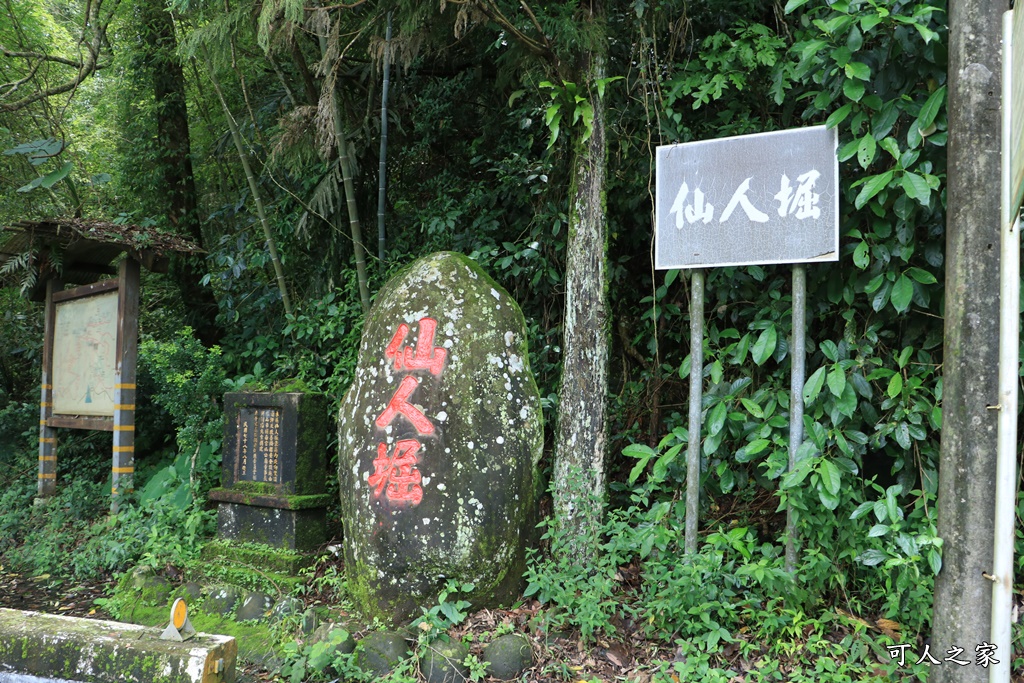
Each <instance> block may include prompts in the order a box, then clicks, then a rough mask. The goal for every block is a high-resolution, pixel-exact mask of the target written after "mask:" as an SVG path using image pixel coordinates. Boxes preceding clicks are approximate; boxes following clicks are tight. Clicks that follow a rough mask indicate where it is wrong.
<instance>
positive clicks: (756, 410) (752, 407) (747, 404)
mask: <svg viewBox="0 0 1024 683" xmlns="http://www.w3.org/2000/svg"><path fill="white" fill-rule="evenodd" d="M740 403H742V404H743V407H744V408H746V409H747V412H748V413H750V414H751V415H752V416H753V417H756V418H757V419H761V418H762V417H764V411H763V410H761V406H759V405H757V404H756V403H754V402H753V401H751V400H750V399H749V398H741V399H740Z"/></svg>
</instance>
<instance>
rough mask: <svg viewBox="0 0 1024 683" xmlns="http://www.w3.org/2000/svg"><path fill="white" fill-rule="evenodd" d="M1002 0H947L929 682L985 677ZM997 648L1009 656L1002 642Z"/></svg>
mask: <svg viewBox="0 0 1024 683" xmlns="http://www.w3.org/2000/svg"><path fill="white" fill-rule="evenodd" d="M1007 9H1009V6H1008V3H1006V2H1005V1H997V2H991V1H988V0H956V2H951V3H949V68H948V74H949V101H948V105H947V111H948V113H949V145H948V147H947V150H948V155H949V156H948V162H949V163H948V176H947V189H946V197H947V202H946V206H947V218H946V311H945V345H944V348H943V366H942V367H943V397H942V408H943V419H942V451H941V456H940V462H939V495H938V515H939V519H938V532H939V536H941V537H942V539H943V541H944V543H943V551H942V571H940V572H939V575H938V577H937V578H936V582H935V597H934V614H933V619H932V624H933V628H932V641H931V654H932V656H933V657H935V658H936V659H939V660H940V661H941V660H944V659H945V658H946V656H947V652H949V651H950V650H951V649H955V648H963V651H962V652H961V653H960V654H959V656H958V657H957V659H960V660H965V659H966V660H968V661H970V665H969V666H957V665H954V664H951V663H948V662H943V663H942V666H935V667H933V668H932V671H931V672H930V675H929V678H928V680H929V683H952V682H957V683H960V682H966V681H972V682H974V681H977V682H978V683H981V682H983V681H987V680H988V670H987V669H986V668H983V667H981V666H977V665H976V664H975V657H976V654H977V652H976V650H975V648H976V647H977V646H979V645H981V644H982V643H991V641H992V638H991V635H990V625H991V612H992V584H991V582H990V581H989V580H988V579H986V578H985V577H984V574H989V575H990V574H991V572H992V567H991V565H992V538H993V534H994V520H993V516H994V502H993V493H992V492H993V491H994V489H995V481H996V425H997V417H998V411H997V410H996V406H997V404H998V402H999V398H998V368H999V362H998V361H999V244H1000V242H999V240H1000V190H999V182H1000V129H1001V125H1000V95H1001V83H1000V79H1001V61H1002V60H1001V53H1000V51H1001V46H1000V38H1001V35H1002V14H1003V12H1004V11H1005V10H1007ZM995 656H996V658H997V659H998V658H1000V657H1004V656H1005V657H1011V658H1012V656H1013V655H1012V653H1010V652H996V653H995Z"/></svg>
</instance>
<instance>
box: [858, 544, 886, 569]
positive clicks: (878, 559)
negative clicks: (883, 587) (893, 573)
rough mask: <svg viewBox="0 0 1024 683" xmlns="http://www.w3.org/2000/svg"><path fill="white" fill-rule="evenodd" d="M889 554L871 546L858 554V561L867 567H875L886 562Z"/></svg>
mask: <svg viewBox="0 0 1024 683" xmlns="http://www.w3.org/2000/svg"><path fill="white" fill-rule="evenodd" d="M888 557H889V556H888V555H886V554H885V553H884V552H882V551H881V550H878V549H877V548H871V549H870V550H865V551H864V552H862V553H861V554H860V555H858V556H857V561H858V562H860V563H861V564H862V565H864V566H865V567H874V566H875V565H878V564H881V563H883V562H885V560H886V559H887V558H888Z"/></svg>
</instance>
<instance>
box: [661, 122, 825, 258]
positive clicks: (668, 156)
mask: <svg viewBox="0 0 1024 683" xmlns="http://www.w3.org/2000/svg"><path fill="white" fill-rule="evenodd" d="M836 146H837V136H836V131H835V129H832V130H828V129H827V128H825V126H813V127H810V128H798V129H793V130H783V131H774V132H770V133H755V134H753V135H741V136H737V137H731V138H721V139H718V140H704V141H699V142H686V143H683V144H679V145H667V146H663V147H658V150H657V158H656V165H655V182H656V191H655V203H656V206H655V240H654V264H655V268H658V269H668V268H707V267H713V266H738V265H754V264H767V263H807V262H813V261H837V260H839V162H838V160H837V158H836Z"/></svg>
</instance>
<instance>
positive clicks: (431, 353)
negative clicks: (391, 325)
mask: <svg viewBox="0 0 1024 683" xmlns="http://www.w3.org/2000/svg"><path fill="white" fill-rule="evenodd" d="M436 330H437V321H436V320H434V319H433V318H420V336H419V339H417V340H416V350H415V351H413V350H412V349H410V348H409V347H408V346H404V347H403V346H401V344H402V342H404V341H405V338H406V336H407V335H408V334H409V326H408V325H406V324H405V323H402V324H401V325H399V326H398V329H397V330H395V336H393V337H392V338H391V343H389V344H388V347H387V348H386V349H385V350H384V357H385V358H387V359H388V360H391V361H394V363H395V370H398V371H399V372H401V371H402V370H430V374H432V375H440V374H441V370H443V369H444V360H445V358H447V357H448V350H447V349H445V348H444V347H443V346H434V332H435V331H436Z"/></svg>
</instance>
